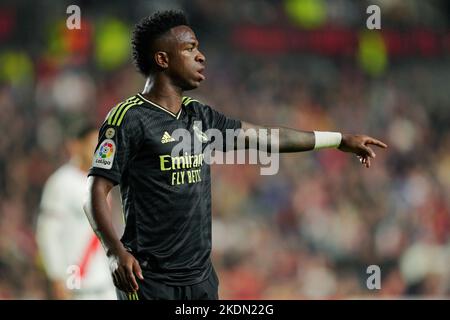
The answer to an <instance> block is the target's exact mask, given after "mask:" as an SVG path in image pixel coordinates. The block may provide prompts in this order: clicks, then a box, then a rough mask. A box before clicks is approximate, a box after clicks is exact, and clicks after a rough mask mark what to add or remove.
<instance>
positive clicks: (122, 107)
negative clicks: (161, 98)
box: [104, 94, 144, 127]
mask: <svg viewBox="0 0 450 320" xmlns="http://www.w3.org/2000/svg"><path fill="white" fill-rule="evenodd" d="M142 104H144V100H143V99H142V98H141V97H140V96H139V95H138V94H136V95H133V96H131V97H128V98H127V99H125V100H123V101H120V102H119V103H118V104H116V105H115V106H114V107H112V108H111V110H110V111H109V112H108V114H107V116H106V118H105V120H104V125H106V126H114V127H120V126H122V125H123V124H124V123H126V122H127V121H126V120H129V119H130V118H131V119H133V118H136V117H139V114H140V112H141V110H142V109H141V108H138V107H139V106H140V105H142Z"/></svg>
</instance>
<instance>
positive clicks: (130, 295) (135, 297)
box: [127, 292, 139, 300]
mask: <svg viewBox="0 0 450 320" xmlns="http://www.w3.org/2000/svg"><path fill="white" fill-rule="evenodd" d="M127 298H128V300H139V297H138V294H137V292H135V293H127Z"/></svg>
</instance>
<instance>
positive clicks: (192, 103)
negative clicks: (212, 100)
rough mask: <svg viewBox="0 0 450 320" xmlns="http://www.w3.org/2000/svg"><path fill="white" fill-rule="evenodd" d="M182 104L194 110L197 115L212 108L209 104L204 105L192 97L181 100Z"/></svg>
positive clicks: (184, 97)
mask: <svg viewBox="0 0 450 320" xmlns="http://www.w3.org/2000/svg"><path fill="white" fill-rule="evenodd" d="M181 102H182V104H183V105H184V107H185V108H189V109H191V110H193V111H194V113H196V114H198V113H203V112H205V111H206V110H208V109H211V107H210V106H209V105H208V104H206V103H203V102H202V101H200V100H198V99H196V98H192V97H188V96H183V99H182V100H181Z"/></svg>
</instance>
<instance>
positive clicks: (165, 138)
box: [161, 131, 175, 143]
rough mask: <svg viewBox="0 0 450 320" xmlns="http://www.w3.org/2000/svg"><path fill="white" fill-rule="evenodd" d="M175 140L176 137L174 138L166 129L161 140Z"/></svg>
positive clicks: (164, 141) (165, 141) (163, 141)
mask: <svg viewBox="0 0 450 320" xmlns="http://www.w3.org/2000/svg"><path fill="white" fill-rule="evenodd" d="M173 141H175V139H174V138H172V137H171V136H170V134H169V133H168V132H167V131H164V134H163V136H162V138H161V142H162V143H168V142H173Z"/></svg>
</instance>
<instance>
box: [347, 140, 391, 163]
mask: <svg viewBox="0 0 450 320" xmlns="http://www.w3.org/2000/svg"><path fill="white" fill-rule="evenodd" d="M369 145H375V146H378V147H381V148H387V145H386V144H385V143H383V142H381V141H379V140H377V139H374V138H372V137H369V136H366V135H359V134H345V133H344V134H342V141H341V144H340V146H339V147H338V149H339V150H341V151H344V152H352V153H354V154H356V155H357V156H358V158H359V160H360V161H361V163H362V164H363V165H364V166H365V167H366V168H369V167H370V158H372V159H373V158H375V157H376V154H375V152H374V151H373V150H372V148H371V147H369Z"/></svg>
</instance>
